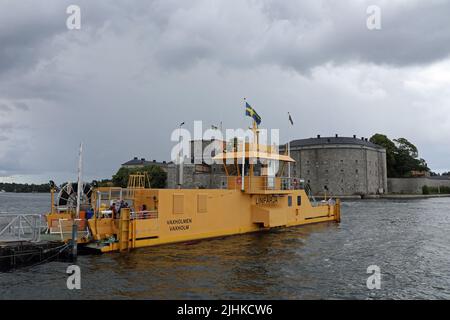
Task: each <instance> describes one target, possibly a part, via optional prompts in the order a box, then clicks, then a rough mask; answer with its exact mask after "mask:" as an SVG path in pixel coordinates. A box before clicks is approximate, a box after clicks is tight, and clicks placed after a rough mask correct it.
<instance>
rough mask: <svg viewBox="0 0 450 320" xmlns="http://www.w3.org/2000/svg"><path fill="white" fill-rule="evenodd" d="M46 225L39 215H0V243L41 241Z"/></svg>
mask: <svg viewBox="0 0 450 320" xmlns="http://www.w3.org/2000/svg"><path fill="white" fill-rule="evenodd" d="M46 230H47V223H46V222H45V220H44V217H43V216H42V215H40V214H17V213H0V242H15V241H29V242H39V241H41V234H42V233H43V232H45V231H46Z"/></svg>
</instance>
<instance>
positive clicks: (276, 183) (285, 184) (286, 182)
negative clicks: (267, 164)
mask: <svg viewBox="0 0 450 320" xmlns="http://www.w3.org/2000/svg"><path fill="white" fill-rule="evenodd" d="M219 188H220V189H229V190H241V188H242V177H241V176H221V177H220V178H219ZM244 188H245V190H246V191H257V190H264V191H269V190H273V191H276V190H300V189H304V183H303V180H301V179H299V178H294V177H290V178H289V177H269V176H253V177H249V176H245V177H244Z"/></svg>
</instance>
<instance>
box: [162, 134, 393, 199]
mask: <svg viewBox="0 0 450 320" xmlns="http://www.w3.org/2000/svg"><path fill="white" fill-rule="evenodd" d="M210 143H211V141H202V142H201V146H202V149H204V148H205V146H206V145H208V144H210ZM193 144H194V143H193V142H191V145H193ZM290 149H291V157H292V158H293V159H294V160H295V161H296V163H295V164H292V166H291V177H296V178H298V179H299V180H303V181H304V183H305V184H308V185H309V187H310V188H311V191H312V193H313V194H314V195H323V194H324V193H325V192H327V194H331V195H339V196H344V195H371V194H383V193H386V191H387V169H386V151H385V150H384V149H383V148H381V147H380V146H378V145H375V144H373V143H371V142H370V141H368V139H366V138H357V137H356V136H353V137H338V136H337V135H336V136H334V137H321V136H317V137H316V138H309V139H299V140H294V141H291V143H290ZM191 151H193V147H191ZM280 153H286V145H282V146H280ZM192 154H193V153H192ZM190 160H191V161H186V162H185V163H184V165H183V178H182V187H183V188H221V187H223V186H222V183H223V181H224V180H223V179H222V177H223V176H224V175H225V173H224V171H223V167H222V165H217V164H213V165H207V164H194V158H193V157H191V159H190ZM179 171H180V168H179V166H177V165H175V164H173V163H171V164H169V165H168V177H167V181H168V188H177V187H178V185H179V181H180V176H179V174H180V173H179ZM287 175H288V174H287V168H284V172H283V173H282V176H284V177H286V176H287Z"/></svg>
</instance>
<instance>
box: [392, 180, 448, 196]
mask: <svg viewBox="0 0 450 320" xmlns="http://www.w3.org/2000/svg"><path fill="white" fill-rule="evenodd" d="M425 185H426V186H428V187H439V186H440V187H450V179H433V178H429V177H423V178H389V179H388V190H389V193H400V194H402V193H404V194H422V187H423V186H425Z"/></svg>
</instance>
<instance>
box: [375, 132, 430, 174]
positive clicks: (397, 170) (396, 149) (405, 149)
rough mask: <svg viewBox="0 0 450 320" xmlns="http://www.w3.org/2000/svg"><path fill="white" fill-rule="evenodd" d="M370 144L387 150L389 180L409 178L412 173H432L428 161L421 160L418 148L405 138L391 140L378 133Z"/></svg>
mask: <svg viewBox="0 0 450 320" xmlns="http://www.w3.org/2000/svg"><path fill="white" fill-rule="evenodd" d="M370 142H372V143H375V144H377V145H379V146H381V147H383V148H385V149H386V162H387V164H386V165H387V176H388V177H389V178H403V177H408V176H411V171H426V172H429V171H430V168H428V165H427V163H426V161H425V160H424V159H422V158H419V151H418V150H417V147H416V146H415V145H413V144H412V143H411V142H409V141H408V140H407V139H405V138H398V139H394V140H390V139H389V138H388V137H387V136H386V135H384V134H380V133H376V134H374V135H373V136H372V137H371V138H370Z"/></svg>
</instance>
